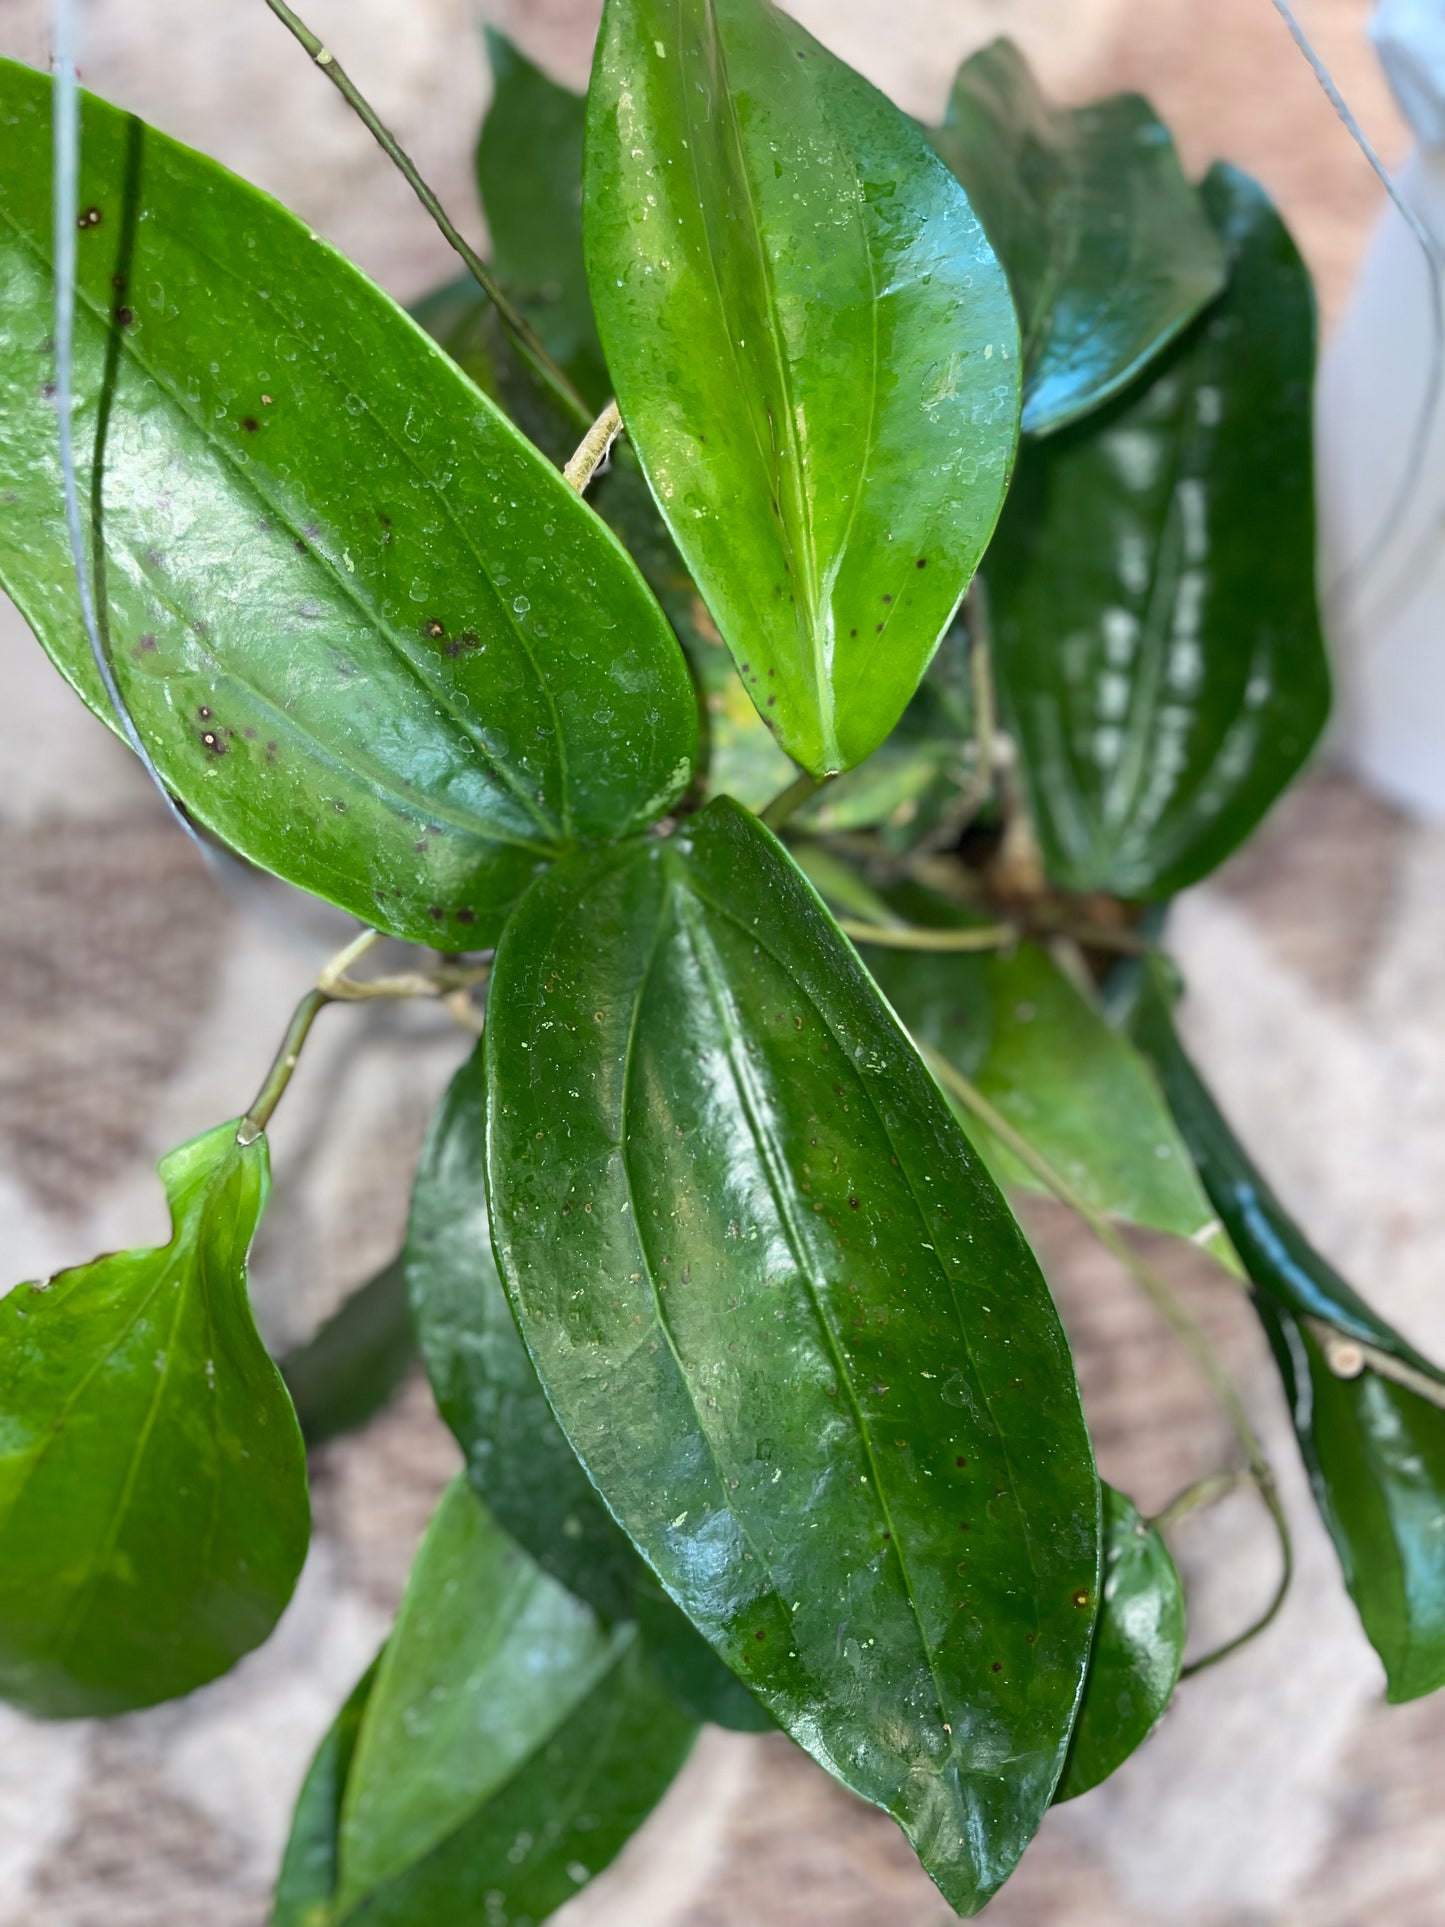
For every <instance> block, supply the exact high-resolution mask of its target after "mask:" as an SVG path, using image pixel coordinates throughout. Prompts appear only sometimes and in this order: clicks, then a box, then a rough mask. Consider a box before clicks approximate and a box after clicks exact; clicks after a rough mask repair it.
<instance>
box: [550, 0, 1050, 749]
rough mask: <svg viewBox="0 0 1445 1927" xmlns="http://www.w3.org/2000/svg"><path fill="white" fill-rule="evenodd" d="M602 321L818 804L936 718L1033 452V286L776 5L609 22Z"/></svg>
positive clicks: (674, 524)
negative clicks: (932, 685)
mask: <svg viewBox="0 0 1445 1927" xmlns="http://www.w3.org/2000/svg"><path fill="white" fill-rule="evenodd" d="M584 210H585V212H584V220H585V228H586V242H587V268H588V275H589V278H590V281H591V286H592V299H593V305H594V308H595V310H596V314H597V321H598V326H599V328H600V330H601V335H602V341H603V346H604V348H605V349H606V352H607V360H608V365H609V367H610V368H611V371H612V378H613V381H614V382H615V384H616V387H617V396H618V400H619V402H620V403H621V407H622V413H623V415H624V417H625V418H626V421H627V425H628V430H629V433H630V434H631V436H632V439H633V442H634V443H635V445H636V448H637V450H638V453H639V455H640V456H641V459H642V464H643V467H644V469H645V470H646V472H647V475H648V479H649V481H650V482H651V484H652V488H653V493H654V494H655V496H656V498H657V502H658V506H659V507H660V509H661V510H662V513H663V516H664V518H665V519H666V521H667V523H668V526H669V527H670V528H671V530H672V533H673V535H674V536H675V537H676V540H677V545H678V548H679V549H680V550H681V552H682V556H683V559H684V561H685V562H686V564H687V566H688V568H689V570H690V572H691V574H692V576H693V577H694V579H695V580H696V582H697V583H698V586H699V587H700V589H701V590H702V593H703V596H704V598H705V599H706V601H707V604H708V607H709V608H710V609H711V611H712V614H713V616H714V618H715V619H716V622H717V626H718V628H719V629H720V630H721V632H722V634H723V636H724V637H725V638H726V640H727V643H728V646H729V648H731V650H732V652H733V654H734V656H735V657H736V658H737V661H738V664H739V667H740V669H741V670H742V673H743V676H744V678H745V680H746V682H747V685H748V690H749V693H750V694H751V696H752V697H753V700H754V702H755V703H756V704H757V706H758V709H759V711H760V712H761V714H762V715H763V717H764V718H765V720H766V721H768V723H769V724H770V725H771V726H772V727H773V729H774V730H775V731H776V734H777V737H778V740H779V742H780V743H781V744H782V746H783V748H784V749H786V750H787V751H788V753H789V755H791V756H792V757H794V758H795V759H796V760H797V761H798V762H799V763H801V764H802V765H803V766H804V768H806V769H809V770H812V771H813V772H814V773H815V774H819V775H821V774H823V773H824V772H826V771H836V770H841V769H848V768H851V767H852V765H853V764H855V763H858V762H861V761H862V759H863V758H864V757H865V756H866V755H868V753H869V752H870V750H873V749H876V748H877V746H878V744H879V743H881V742H882V741H883V739H884V738H885V737H886V736H887V735H888V733H889V731H890V730H891V729H892V727H893V725H894V723H895V722H896V721H897V720H898V718H899V716H900V715H901V714H902V712H903V709H904V706H905V705H906V703H907V701H908V698H909V697H910V696H911V695H912V693H913V690H914V688H915V687H916V685H917V683H918V680H919V678H920V676H921V675H922V674H923V671H924V669H925V668H926V666H927V664H928V660H929V657H930V656H931V655H932V654H933V651H934V648H935V647H936V646H937V643H938V640H939V637H940V636H941V635H942V634H943V632H944V630H945V629H946V628H947V626H948V623H949V620H950V618H951V617H952V614H953V611H954V608H955V606H956V605H957V603H958V600H959V597H960V596H961V595H962V593H963V590H964V588H965V587H966V586H967V583H968V580H969V577H970V576H971V575H972V573H973V571H974V568H975V566H976V564H977V562H978V559H979V557H980V555H981V554H982V552H983V549H984V547H985V545H986V544H987V542H988V539H989V536H990V534H991V532H992V530H993V526H994V522H995V519H996V517H997V515H998V511H999V506H1000V503H1001V501H1002V498H1003V491H1004V488H1005V485H1006V483H1007V480H1008V472H1009V466H1010V463H1011V461H1012V459H1013V453H1014V448H1015V446H1016V442H1017V435H1018V408H1019V362H1018V328H1017V323H1016V321H1015V318H1014V314H1013V307H1012V303H1011V301H1010V299H1009V294H1008V287H1007V284H1006V282H1005V279H1004V275H1003V271H1002V269H1001V268H1000V267H999V265H998V263H997V261H996V260H995V259H994V256H993V252H992V250H991V249H990V248H989V245H988V243H987V241H986V240H985V239H984V236H983V231H982V229H981V228H980V227H979V224H978V222H977V220H976V219H975V217H974V214H973V212H972V210H971V209H970V207H969V205H968V201H967V199H966V197H965V196H964V194H963V191H962V189H960V188H959V187H958V185H957V183H956V182H955V181H954V180H953V179H952V178H951V177H950V175H949V173H948V170H947V169H946V168H945V167H944V166H943V164H942V163H941V162H940V161H939V159H938V158H937V156H936V155H935V154H933V153H932V152H931V151H930V149H929V147H928V143H927V141H926V140H925V138H924V136H923V134H922V133H921V132H920V130H919V129H918V128H917V127H915V126H914V124H913V123H912V122H911V121H910V120H908V119H907V117H906V116H905V115H903V114H900V113H899V112H898V110H897V109H896V108H895V107H893V106H892V105H891V104H890V103H889V102H888V101H886V100H885V99H884V98H883V97H882V96H881V95H880V94H878V93H877V92H876V91H875V90H874V89H873V88H872V87H870V86H869V85H868V83H867V82H866V81H864V80H863V79H861V78H860V77H859V76H858V75H857V74H855V73H853V72H852V71H851V70H850V69H849V68H847V67H845V66H843V65H842V63H841V62H840V61H838V60H836V59H835V58H834V57H833V56H832V55H831V54H830V53H828V52H827V51H826V49H824V48H823V47H820V46H819V45H818V43H817V42H816V41H815V40H814V39H812V37H811V36H810V35H809V34H807V33H806V32H804V30H803V29H802V28H801V27H800V26H798V25H797V24H796V23H795V22H794V21H792V20H790V19H788V18H787V16H786V15H784V14H782V13H779V12H778V11H776V10H775V9H774V8H773V7H772V6H771V5H769V4H768V0H608V4H607V7H606V9H605V11H604V14H603V20H602V32H601V36H600V38H599V41H598V46H597V56H596V62H595V66H594V69H593V76H592V86H591V92H590V96H589V105H588V121H587V163H586V193H585V197H584Z"/></svg>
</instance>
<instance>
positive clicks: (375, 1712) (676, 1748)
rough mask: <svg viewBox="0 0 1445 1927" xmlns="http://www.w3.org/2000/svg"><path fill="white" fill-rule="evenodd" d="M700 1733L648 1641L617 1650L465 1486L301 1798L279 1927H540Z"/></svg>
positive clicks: (616, 1844) (455, 1492) (620, 1840)
mask: <svg viewBox="0 0 1445 1927" xmlns="http://www.w3.org/2000/svg"><path fill="white" fill-rule="evenodd" d="M695 1731H696V1728H695V1726H694V1724H693V1722H692V1721H691V1720H689V1719H687V1718H686V1716H685V1715H683V1714H682V1713H681V1712H679V1711H678V1710H677V1708H676V1707H674V1706H673V1705H672V1704H671V1702H670V1701H669V1700H668V1699H667V1698H666V1696H665V1695H664V1694H663V1692H662V1690H661V1688H660V1687H659V1686H658V1685H657V1683H656V1682H655V1681H654V1680H653V1678H652V1676H651V1675H650V1673H649V1672H648V1670H647V1668H646V1666H645V1665H644V1663H643V1660H642V1654H641V1648H640V1645H639V1643H638V1640H637V1637H636V1633H635V1630H634V1629H633V1628H631V1627H627V1628H623V1629H620V1630H618V1631H617V1632H614V1633H610V1634H609V1633H607V1632H606V1631H604V1629H603V1628H602V1627H601V1626H600V1625H599V1624H598V1622H597V1621H596V1620H595V1619H594V1618H593V1616H592V1615H591V1614H590V1613H589V1612H588V1610H587V1608H586V1607H585V1606H583V1605H582V1604H581V1603H580V1602H579V1601H578V1600H576V1599H575V1598H574V1597H573V1596H572V1595H571V1594H570V1593H569V1592H567V1591H566V1590H565V1589H564V1588H563V1587H561V1586H559V1585H557V1584H556V1582H555V1581H553V1580H550V1579H548V1578H547V1577H546V1575H545V1574H544V1573H542V1572H541V1571H540V1570H539V1569H538V1568H537V1567H536V1566H535V1565H533V1564H532V1562H531V1561H530V1560H529V1559H528V1558H527V1557H526V1555H525V1554H524V1553H523V1552H521V1550H520V1548H518V1547H517V1546H516V1545H514V1544H513V1543H512V1542H511V1541H510V1540H509V1539H508V1538H507V1536H506V1535H505V1534H504V1533H502V1532H501V1531H500V1529H499V1528H498V1527H497V1526H495V1525H494V1524H493V1523H492V1521H491V1520H490V1519H489V1518H488V1516H487V1514H486V1512H485V1510H484V1509H483V1507H482V1506H481V1504H480V1502H479V1501H478V1499H477V1498H476V1496H475V1494H474V1493H473V1492H472V1491H471V1489H470V1487H469V1486H468V1485H467V1483H466V1481H465V1480H462V1479H459V1480H457V1481H456V1482H455V1483H454V1484H453V1485H452V1486H451V1487H450V1488H449V1490H448V1492H447V1493H446V1495H445V1497H444V1498H443V1500H442V1503H441V1505H440V1507H439V1508H438V1511H437V1514H436V1517H435V1519H434V1520H433V1522H432V1525H431V1527H430V1529H429V1530H428V1533H427V1536H426V1539H425V1540H424V1541H423V1544H422V1547H421V1550H420V1552H419V1553H418V1554H417V1559H416V1563H415V1565H414V1566H413V1569H412V1574H411V1578H410V1580H409V1581H408V1585H407V1592H406V1597H405V1599H404V1601H403V1603H402V1608H401V1612H400V1614H399V1615H398V1618H397V1623H396V1626H395V1629H394V1630H393V1632H392V1636H391V1638H390V1640H389V1641H388V1642H387V1646H386V1649H385V1651H384V1652H383V1654H382V1656H381V1660H380V1662H379V1665H378V1666H377V1668H376V1669H375V1676H374V1679H371V1680H370V1681H363V1682H362V1685H361V1687H359V1688H358V1689H357V1692H356V1694H354V1695H353V1697H352V1700H351V1701H350V1702H349V1703H348V1707H347V1709H346V1710H345V1711H344V1712H343V1715H342V1718H341V1720H340V1722H339V1723H338V1726H337V1728H335V1729H333V1732H332V1734H331V1735H329V1736H328V1738H327V1740H326V1741H325V1742H324V1743H323V1745H322V1748H321V1751H320V1753H319V1754H318V1756H317V1759H316V1762H315V1764H314V1765H313V1768H312V1771H311V1775H310V1776H309V1778H308V1781H307V1785H306V1787H305V1788H304V1789H303V1793H302V1799H301V1802H300V1805H299V1807H298V1809H297V1815H296V1821H295V1824H294V1826H293V1833H292V1844H291V1847H290V1849H289V1850H288V1853H287V1859H286V1866H285V1869H283V1882H282V1888H281V1892H280V1893H279V1894H278V1903H277V1910H276V1915H275V1921H276V1927H342V1923H345V1922H351V1921H363V1920H364V1921H366V1922H367V1923H369V1924H370V1927H418V1923H420V1922H425V1923H426V1927H481V1924H482V1923H485V1927H493V1923H494V1922H495V1923H496V1924H497V1927H528V1924H530V1923H536V1922H538V1921H540V1920H542V1919H543V1918H544V1917H546V1916H547V1915H549V1914H551V1913H552V1912H553V1911H554V1910H555V1909H556V1908H557V1907H559V1906H560V1905H561V1904H562V1902H563V1901H565V1900H567V1899H569V1898H570V1897H571V1895H572V1894H574V1893H575V1892H576V1891H577V1890H578V1888H579V1887H581V1886H582V1885H584V1884H585V1882H586V1881H587V1880H588V1879H590V1878H591V1876H592V1875H593V1874H595V1873H597V1872H599V1871H600V1870H601V1869H602V1868H603V1867H604V1866H606V1865H607V1864H608V1862H609V1861H611V1860H612V1859H613V1858H614V1857H615V1855H616V1854H617V1852H618V1850H619V1849H620V1848H621V1847H622V1846H623V1845H624V1844H625V1842H626V1841H627V1840H628V1839H629V1838H630V1836H631V1835H632V1834H633V1833H634V1832H635V1831H636V1830H637V1828H638V1827H639V1826H640V1825H641V1823H642V1821H643V1820H644V1819H645V1818H646V1817H647V1815H648V1813H649V1812H650V1811H651V1809H652V1807H653V1806H654V1805H655V1804H656V1802H657V1800H658V1799H659V1798H660V1797H661V1795H662V1794H663V1793H664V1792H665V1791H666V1789H667V1787H668V1785H669V1783H670V1782H671V1781H672V1779H673V1778H674V1776H675V1775H676V1773H677V1770H678V1768H679V1767H680V1766H681V1764H682V1762H683V1760H684V1759H685V1757H686V1755H687V1752H688V1749H689V1748H690V1746H691V1744H692V1740H693V1736H694V1733H695ZM328 1821H329V1822H330V1825H331V1828H332V1834H331V1843H330V1845H329V1846H328V1841H327V1826H328ZM288 1876H289V1878H288ZM283 1900H284V1902H285V1905H284V1906H283V1904H282V1903H283ZM288 1908H289V1911H287V1909H288Z"/></svg>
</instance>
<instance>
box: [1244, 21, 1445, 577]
mask: <svg viewBox="0 0 1445 1927" xmlns="http://www.w3.org/2000/svg"><path fill="white" fill-rule="evenodd" d="M1274 9H1275V12H1276V13H1277V14H1278V15H1279V16H1280V18H1281V19H1282V20H1283V21H1284V24H1285V25H1286V27H1288V29H1289V32H1290V37H1291V39H1292V40H1293V41H1294V44H1295V45H1296V46H1297V47H1298V48H1299V50H1300V52H1301V53H1302V54H1303V55H1304V57H1305V59H1306V60H1307V61H1308V62H1309V64H1310V68H1311V70H1312V71H1313V73H1314V77H1315V79H1316V80H1317V81H1318V82H1319V84H1320V86H1321V87H1322V88H1323V89H1324V92H1325V96H1326V98H1327V99H1328V101H1329V103H1330V105H1331V106H1332V107H1333V108H1334V110H1335V112H1336V114H1338V115H1339V117H1340V119H1341V121H1343V123H1344V126H1345V130H1346V132H1347V133H1348V134H1349V136H1350V138H1351V140H1353V141H1354V143H1355V145H1356V147H1358V148H1359V150H1360V152H1361V153H1362V154H1363V155H1364V157H1365V159H1366V160H1367V161H1368V162H1369V163H1370V166H1371V167H1372V168H1373V169H1374V171H1375V173H1376V175H1377V176H1378V177H1379V180H1380V183H1381V185H1382V186H1383V187H1384V190H1385V192H1386V193H1387V194H1388V195H1389V197H1390V200H1391V201H1392V202H1393V204H1394V207H1395V211H1396V212H1397V213H1398V214H1399V216H1400V218H1401V220H1402V221H1404V223H1405V225H1406V227H1408V228H1409V230H1410V232H1411V234H1412V235H1413V236H1414V237H1415V240H1416V241H1417V242H1418V243H1419V246H1420V252H1421V253H1422V254H1423V255H1424V257H1425V268H1426V272H1427V273H1428V275H1429V278H1430V330H1431V346H1430V372H1429V375H1428V377H1427V380H1426V383H1425V396H1424V400H1423V401H1422V403H1421V406H1420V413H1419V416H1418V418H1417V419H1416V423H1415V430H1414V434H1413V436H1412V438H1411V443H1410V456H1409V460H1408V461H1407V462H1406V464H1405V473H1404V477H1403V479H1402V481H1401V484H1400V487H1399V489H1398V491H1397V492H1396V495H1395V498H1394V499H1393V500H1392V501H1391V502H1390V503H1389V505H1388V509H1387V512H1386V513H1385V515H1383V516H1382V517H1381V520H1380V526H1379V528H1378V529H1377V531H1376V533H1375V535H1374V536H1373V537H1372V539H1371V540H1370V541H1369V542H1367V543H1366V544H1365V546H1364V548H1363V549H1362V550H1361V552H1360V554H1359V555H1357V556H1356V557H1355V559H1354V561H1353V562H1350V563H1348V564H1347V565H1346V567H1345V568H1344V569H1343V570H1342V571H1341V572H1340V574H1339V575H1338V576H1336V578H1335V580H1334V581H1333V582H1332V583H1331V584H1330V585H1329V589H1330V593H1331V594H1332V595H1341V594H1344V593H1345V592H1346V591H1347V590H1350V589H1353V588H1354V587H1356V586H1357V581H1358V578H1360V577H1361V576H1363V575H1365V574H1366V573H1368V571H1369V569H1370V568H1371V567H1372V566H1373V565H1374V564H1375V563H1376V562H1378V561H1379V559H1380V557H1381V555H1383V554H1385V553H1386V552H1387V551H1388V549H1389V547H1390V544H1391V541H1392V540H1393V537H1394V535H1395V534H1397V533H1398V532H1399V530H1400V529H1401V528H1402V526H1403V516H1404V510H1405V508H1406V506H1407V505H1408V503H1409V500H1410V497H1411V496H1412V495H1413V494H1414V492H1415V489H1416V486H1417V484H1418V482H1419V480H1420V475H1421V472H1422V470H1423V469H1424V466H1425V456H1426V452H1427V450H1428V448H1429V444H1430V436H1431V433H1432V431H1433V429H1434V426H1435V416H1436V413H1437V412H1438V410H1439V406H1440V392H1441V385H1442V381H1445V297H1442V294H1441V287H1440V277H1441V273H1442V271H1445V257H1442V255H1441V252H1440V246H1439V243H1438V242H1437V241H1436V239H1435V236H1434V235H1433V234H1432V233H1431V232H1430V230H1429V228H1428V227H1427V226H1426V225H1425V223H1424V221H1423V220H1422V219H1421V218H1420V216H1419V215H1418V214H1417V213H1416V211H1415V209H1414V208H1413V207H1411V205H1410V203H1409V202H1408V201H1407V200H1406V199H1405V197H1404V195H1403V194H1402V193H1401V192H1400V190H1399V188H1398V187H1397V186H1396V185H1395V182H1394V181H1393V180H1392V179H1391V176H1390V171H1389V169H1388V168H1387V167H1386V166H1385V163H1384V162H1383V161H1382V160H1381V159H1380V156H1379V154H1378V153H1377V152H1376V150H1375V147H1374V144H1373V142H1372V141H1371V140H1370V137H1369V135H1368V134H1367V133H1366V132H1365V130H1364V128H1363V127H1362V126H1361V125H1360V123H1359V121H1358V120H1357V119H1356V117H1355V114H1354V112H1353V110H1352V109H1351V107H1350V104H1349V102H1348V101H1347V100H1346V99H1345V97H1344V95H1343V94H1342V93H1341V92H1340V89H1339V87H1338V85H1337V84H1336V81H1335V77H1334V75H1333V74H1332V73H1331V72H1330V70H1329V68H1328V67H1327V66H1326V65H1325V63H1324V61H1323V59H1322V58H1321V57H1320V55H1319V54H1318V53H1317V52H1316V50H1315V47H1314V43H1313V42H1312V41H1311V39H1310V37H1309V35H1308V34H1307V33H1306V32H1305V30H1304V28H1303V27H1302V26H1301V25H1300V22H1299V19H1298V18H1297V16H1296V14H1295V11H1294V8H1293V7H1292V6H1291V5H1290V0H1274Z"/></svg>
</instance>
